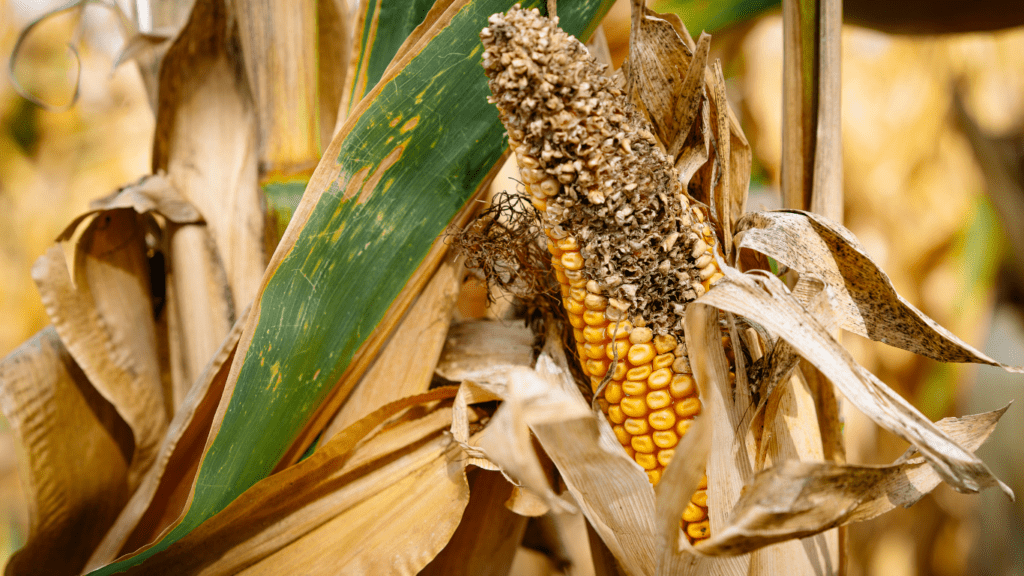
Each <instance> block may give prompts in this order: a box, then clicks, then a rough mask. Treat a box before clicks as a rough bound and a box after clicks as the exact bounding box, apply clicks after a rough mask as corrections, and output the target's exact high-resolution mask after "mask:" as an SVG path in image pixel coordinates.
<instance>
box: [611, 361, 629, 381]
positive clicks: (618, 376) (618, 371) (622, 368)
mask: <svg viewBox="0 0 1024 576" xmlns="http://www.w3.org/2000/svg"><path fill="white" fill-rule="evenodd" d="M625 377H626V363H625V362H622V361H619V362H616V363H615V369H614V370H612V380H622V379H623V378H625Z"/></svg>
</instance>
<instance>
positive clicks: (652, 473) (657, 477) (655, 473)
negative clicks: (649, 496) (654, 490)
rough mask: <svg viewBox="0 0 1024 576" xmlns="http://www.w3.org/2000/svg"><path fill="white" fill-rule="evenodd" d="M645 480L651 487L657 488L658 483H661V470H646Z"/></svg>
mask: <svg viewBox="0 0 1024 576" xmlns="http://www.w3.org/2000/svg"><path fill="white" fill-rule="evenodd" d="M647 479H648V480H649V481H650V482H651V485H653V486H657V485H658V482H660V481H661V470H657V469H655V470H648V471H647Z"/></svg>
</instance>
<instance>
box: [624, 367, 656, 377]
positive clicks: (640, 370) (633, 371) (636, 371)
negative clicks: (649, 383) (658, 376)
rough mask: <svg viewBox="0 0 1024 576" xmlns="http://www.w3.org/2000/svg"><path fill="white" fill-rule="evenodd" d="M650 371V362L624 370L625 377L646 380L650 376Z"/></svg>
mask: <svg viewBox="0 0 1024 576" xmlns="http://www.w3.org/2000/svg"><path fill="white" fill-rule="evenodd" d="M651 372H652V370H651V365H650V364H644V365H643V366H636V367H634V368H630V369H629V371H628V372H626V379H627V380H640V381H646V380H647V379H648V378H650V377H651Z"/></svg>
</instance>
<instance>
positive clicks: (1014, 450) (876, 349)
mask: <svg viewBox="0 0 1024 576" xmlns="http://www.w3.org/2000/svg"><path fill="white" fill-rule="evenodd" d="M715 5H716V2H714V1H712V2H706V3H702V2H694V3H688V2H673V1H671V0H663V1H662V2H660V3H652V8H654V9H656V10H659V11H663V12H664V11H670V10H672V9H678V10H680V15H681V17H682V19H683V21H684V22H685V23H686V24H687V26H688V27H689V28H690V30H691V31H693V32H694V33H695V34H696V33H698V32H699V31H700V30H701V28H702V27H715V26H719V25H720V22H716V21H715V19H714V18H712V17H710V16H708V14H711V13H715V11H714V10H712V8H713V7H714V6H715ZM55 6H56V3H53V5H47V3H46V2H43V1H41V0H39V1H32V0H24V1H19V0H0V56H3V58H4V59H5V61H6V57H7V56H8V55H9V54H10V53H11V50H12V48H13V45H14V42H15V40H16V38H17V36H18V33H19V32H20V30H21V29H22V28H23V27H24V26H25V25H27V24H28V23H29V22H30V21H31V20H33V19H34V18H36V17H38V16H39V15H41V14H42V13H44V12H46V11H47V10H48V9H51V8H53V7H55ZM694 6H697V8H695V7H694ZM698 8H701V9H703V12H697V11H696V10H697V9H698ZM757 8H758V9H759V12H760V13H759V14H758V15H757V16H752V17H751V18H749V19H746V20H744V21H742V22H740V23H734V24H732V25H730V26H728V27H726V28H722V29H709V32H711V33H712V34H713V35H714V42H713V43H712V57H719V58H721V59H722V62H723V67H724V71H725V76H726V79H727V83H728V86H729V92H728V95H729V98H730V100H731V103H732V105H733V108H734V110H736V111H737V112H738V115H739V116H740V121H741V124H742V126H743V129H744V131H745V133H746V135H747V137H748V139H749V140H750V144H751V148H752V150H753V154H754V178H753V180H752V183H751V201H750V203H751V208H752V209H755V210H756V209H761V208H763V207H767V208H772V207H778V206H779V205H780V200H779V199H778V189H779V178H780V170H781V168H780V164H781V155H782V152H781V141H782V140H781V125H782V117H781V112H782V102H781V98H782V96H781V89H780V88H781V85H782V32H781V18H780V17H779V15H778V13H777V12H778V10H777V8H775V7H773V6H772V4H771V3H770V2H768V3H762V4H761V5H759V6H757ZM687 10H689V11H690V12H687ZM964 10H970V7H969V5H965V8H964ZM85 15H86V16H85V21H84V24H83V25H82V26H81V28H79V23H78V21H77V19H76V18H75V16H74V15H71V14H68V15H64V16H58V17H55V18H53V19H50V20H48V21H47V22H46V23H44V24H43V25H41V26H40V27H38V28H37V29H36V30H35V31H34V32H33V34H32V35H31V36H30V38H29V39H28V41H27V42H26V44H25V45H24V46H23V48H22V53H21V57H20V59H19V60H18V61H17V63H16V66H15V73H16V75H17V77H18V78H19V80H20V81H21V83H22V84H23V85H24V86H25V88H26V89H28V90H29V91H30V92H32V93H33V94H35V95H37V96H38V97H39V98H40V99H41V100H43V101H46V102H48V103H51V104H55V105H61V104H64V103H67V102H69V101H70V99H71V98H72V95H73V93H74V91H75V88H74V77H75V74H76V64H75V61H74V60H73V59H72V58H71V57H70V53H69V51H68V48H67V42H68V41H69V40H70V39H72V38H73V37H74V36H75V35H76V33H77V32H76V30H79V29H80V30H81V39H80V42H78V44H77V46H78V53H79V56H80V77H79V80H78V87H79V90H80V95H79V98H78V100H77V103H76V104H75V105H74V106H72V107H71V108H70V109H68V110H65V111H44V110H42V109H40V108H38V107H36V106H35V105H33V104H31V103H30V102H28V101H26V100H25V99H24V98H22V97H21V96H19V95H17V94H16V92H15V91H14V89H13V87H12V85H11V81H10V78H8V76H7V75H6V74H3V75H0V318H2V319H3V320H2V322H0V357H2V356H5V355H7V354H8V353H9V352H10V351H11V350H13V349H14V348H15V347H17V346H18V345H19V344H20V343H22V342H24V341H25V340H26V339H28V338H29V337H30V336H32V334H34V333H36V332H37V331H39V330H40V329H42V328H43V327H44V326H46V325H47V324H48V322H49V321H48V319H47V316H46V313H45V312H44V309H43V306H42V304H41V303H40V300H39V296H38V294H37V291H36V287H35V285H34V283H33V282H32V279H31V273H30V270H31V267H32V265H33V263H34V261H35V260H36V259H37V258H38V257H39V256H40V255H42V254H43V253H44V252H45V251H46V249H47V248H48V247H49V246H50V245H51V243H52V242H53V240H54V238H56V237H57V235H58V234H59V233H60V232H61V231H62V230H63V229H64V228H65V227H66V226H67V223H68V222H69V221H71V220H72V219H73V218H74V217H75V216H77V215H78V214H80V213H82V212H84V211H85V210H86V209H87V207H88V203H89V202H90V201H92V200H94V199H96V198H97V197H99V196H104V195H107V194H108V193H109V192H110V191H112V190H115V189H117V188H118V187H120V186H122V185H124V184H125V183H128V182H133V181H136V180H137V179H138V178H140V177H142V176H143V175H145V174H148V173H149V172H150V167H151V150H152V147H151V145H150V143H151V142H152V140H153V130H154V126H155V121H154V118H153V113H152V111H151V108H150V105H149V103H148V102H147V96H146V91H145V86H144V84H143V80H142V77H141V75H140V74H139V72H138V69H137V68H136V66H135V65H134V64H133V63H129V64H126V65H122V66H119V67H116V68H114V67H113V63H114V59H115V58H116V56H117V55H118V54H119V53H120V51H121V49H122V45H123V41H124V40H123V39H122V38H121V37H120V36H119V35H118V33H117V27H116V22H115V20H114V18H113V17H112V15H111V14H110V13H109V12H108V11H106V10H104V9H102V8H99V7H93V8H89V9H88V10H86V12H85ZM628 31H629V4H628V2H626V1H623V0H620V1H619V2H617V3H616V5H615V6H614V7H613V8H612V10H611V12H610V13H609V15H608V17H607V18H606V20H605V23H604V32H605V34H606V37H607V39H608V44H609V48H610V50H611V56H612V60H613V61H614V62H615V63H616V65H618V64H619V63H621V61H622V59H623V58H624V57H625V54H626V48H627V42H628ZM842 47H843V52H842V67H843V68H842V94H843V103H842V114H843V122H842V131H843V158H844V162H845V177H844V189H845V214H846V226H847V227H848V228H850V229H851V230H852V231H853V232H855V233H856V235H857V236H858V237H859V238H860V239H861V241H862V242H863V243H864V244H865V245H866V247H867V249H868V251H869V253H870V254H871V255H872V256H873V257H874V258H875V259H876V261H877V262H878V263H879V264H880V265H881V266H882V268H884V269H885V270H886V271H887V272H888V273H889V275H890V277H891V278H892V281H893V283H894V285H895V287H896V289H897V290H898V291H899V292H900V293H901V294H902V295H904V296H905V297H906V298H907V299H908V300H910V301H911V302H912V303H913V304H914V305H916V306H917V307H919V308H920V309H921V310H923V311H924V312H925V313H926V314H928V315H929V316H931V317H932V318H934V319H936V320H937V321H938V322H939V323H941V324H942V325H944V326H946V327H948V328H950V329H951V330H952V331H953V332H954V333H956V334H958V335H960V336H961V337H963V338H964V339H965V340H966V341H967V342H969V343H971V344H972V345H974V346H976V347H978V348H979V349H982V350H984V351H985V352H986V353H987V354H989V355H990V356H993V357H995V358H997V359H1000V360H1001V361H1004V362H1007V363H1009V364H1016V365H1020V364H1024V324H1022V319H1024V312H1022V311H1024V308H1022V305H1024V290H1022V287H1024V282H1022V281H1021V278H1022V277H1024V276H1022V275H1024V269H1022V268H1021V267H1020V264H1019V260H1018V258H1019V253H1020V252H1021V248H1020V245H1015V243H1014V241H1013V238H1014V234H1015V233H1016V234H1019V233H1020V230H1019V229H1016V228H1014V224H1015V223H1016V224H1019V222H1017V220H1016V219H1019V218H1020V217H1021V214H1016V215H1015V216H1014V214H1013V213H1012V211H1011V212H1008V210H1007V208H1006V206H1011V207H1012V206H1013V202H1012V201H1008V200H1007V199H1006V198H1005V196H1006V195H1008V194H1012V193H1013V191H1010V190H1000V189H994V186H995V184H994V182H998V178H996V177H994V176H993V175H992V174H991V172H992V170H993V168H992V167H991V166H986V165H985V164H984V163H983V162H979V159H978V155H979V152H978V148H979V147H978V145H977V144H976V143H975V144H972V140H971V139H970V137H969V136H968V135H967V133H968V132H969V131H971V130H972V129H973V130H976V131H977V132H976V136H977V135H980V136H981V137H982V138H983V139H984V141H985V142H989V143H991V142H1007V141H1009V142H1012V141H1013V139H1014V138H1018V139H1019V138H1021V137H1024V29H1022V28H1018V29H1007V30H1000V31H995V32H984V33H971V34H954V35H943V36H929V35H917V36H903V35H891V34H886V33H883V32H879V31H875V30H869V29H866V28H860V27H855V26H846V27H844V32H843V38H842ZM1016 142H1017V143H1018V148H1017V153H1018V154H1021V152H1020V150H1021V148H1020V147H1019V142H1021V140H1016ZM1017 178H1018V181H1017V184H1018V186H1020V185H1022V182H1024V175H1022V173H1020V172H1018V173H1017ZM496 186H498V187H507V184H503V183H502V182H501V181H500V180H499V181H498V183H497V184H496ZM1019 190H1020V189H1018V191H1019ZM1004 229H1005V230H1008V231H1010V234H1009V235H1008V234H1005V233H1004ZM463 313H465V314H469V315H472V314H473V312H472V311H471V310H470V309H469V308H465V309H464V310H463ZM845 343H846V345H847V347H848V348H849V349H850V350H851V351H853V353H854V355H855V356H856V358H857V360H858V361H859V362H860V363H861V364H862V365H864V366H865V367H867V368H868V369H870V370H871V371H872V372H874V373H875V374H877V375H878V376H879V377H880V378H881V379H882V380H884V381H885V382H887V383H889V384H890V385H892V386H893V387H894V388H895V389H896V390H897V391H898V392H900V393H901V394H902V395H903V396H904V397H906V398H907V399H909V400H910V401H911V402H912V403H913V404H915V405H916V406H918V407H919V408H921V410H922V411H923V412H924V413H925V414H926V415H927V416H928V417H929V418H931V419H933V420H937V419H939V418H943V417H946V416H951V415H956V414H965V413H975V412H980V411H982V410H987V409H991V408H993V407H996V406H1002V405H1004V404H1005V403H1006V402H1008V401H1010V400H1011V399H1013V398H1022V397H1024V384H1022V382H1021V379H1020V378H1019V377H1017V378H1014V377H1013V376H1012V375H1009V374H1006V373H1004V372H1002V371H1000V370H999V369H997V368H994V367H988V366H980V367H979V366H967V365H949V364H941V363H938V362H935V361H932V360H928V359H926V358H923V357H920V356H916V355H914V354H911V353H909V352H904V351H901V350H897V349H895V348H891V347H883V346H878V345H875V344H871V343H868V341H866V340H860V339H858V338H857V337H855V336H849V335H847V336H846V342H845ZM844 416H845V419H846V425H845V433H846V443H847V454H848V460H849V461H851V462H858V463H869V464H871V463H876V464H882V463H887V462H891V461H892V460H894V459H895V458H897V457H898V456H899V455H900V454H901V453H902V452H903V451H904V449H905V446H906V443H905V442H903V441H901V440H899V439H897V438H896V437H895V436H892V435H890V434H888V433H885V432H882V431H880V429H879V428H878V427H877V426H875V425H874V424H873V423H871V422H870V421H869V420H867V419H866V418H865V417H863V416H861V415H860V414H859V413H858V412H857V411H856V410H852V409H850V410H846V411H845V412H844ZM1022 435H1024V412H1022V409H1021V407H1019V406H1015V407H1013V408H1011V409H1010V411H1009V412H1008V413H1007V415H1006V417H1005V418H1004V419H1003V420H1002V423H1001V426H1000V428H999V430H998V431H997V432H996V433H995V434H994V435H993V437H992V439H991V440H990V441H989V443H988V444H986V445H985V446H984V447H983V448H982V449H981V450H980V452H979V455H980V456H981V457H982V458H983V459H984V460H985V461H986V462H987V463H988V464H989V465H990V466H991V467H992V468H993V471H994V472H995V473H996V474H997V475H998V476H999V477H1001V478H1003V479H1004V480H1005V481H1007V482H1008V483H1009V484H1010V486H1011V488H1013V489H1014V490H1015V492H1017V494H1018V495H1020V494H1024V457H1022V456H1021V449H1020V446H1019V440H1018V439H1019V438H1021V437H1022ZM16 450H18V447H17V446H16V442H15V440H14V439H13V437H12V434H11V432H10V429H9V427H8V426H7V424H6V422H4V421H3V420H0V565H3V564H6V561H7V559H8V558H9V557H10V555H11V554H13V552H14V551H16V550H17V549H18V548H19V547H20V546H21V545H22V544H23V543H24V541H25V538H26V534H27V512H26V508H25V506H26V505H25V503H24V498H23V494H22V491H21V487H20V485H19V480H18V471H17V469H16ZM849 543H850V551H849V554H850V557H849V562H850V564H849V573H850V574H854V575H894V576H897V575H913V574H922V575H924V574H934V575H942V576H945V575H950V576H952V575H957V574H1008V575H1009V574H1024V499H1018V500H1017V502H1015V503H1012V504H1010V503H1008V502H1007V501H1006V500H1005V498H1004V497H1003V496H1002V495H1000V494H999V493H998V492H997V491H987V492H984V493H983V494H982V495H981V496H980V497H978V496H965V495H961V494H958V493H956V492H954V491H953V490H951V489H949V488H948V487H946V486H944V485H943V486H940V487H939V488H938V489H937V490H936V491H935V492H934V493H933V494H931V495H929V496H926V497H925V498H924V499H923V500H922V501H921V502H919V503H918V504H916V505H915V506H913V507H912V508H910V509H906V510H903V509H898V510H896V511H894V512H892V513H890V514H887V515H885V516H882V517H880V518H877V519H874V520H872V521H869V522H865V523H861V524H857V525H854V526H853V527H852V528H851V530H850V540H849ZM543 561H545V560H544V557H543V556H542V555H540V554H537V555H535V556H531V553H530V552H529V551H528V550H526V549H525V548H524V549H522V551H521V552H520V555H519V556H517V563H516V564H515V565H514V567H513V571H512V573H513V574H517V573H521V574H533V573H539V572H535V571H532V570H533V568H531V567H532V566H534V565H535V564H536V563H538V562H543Z"/></svg>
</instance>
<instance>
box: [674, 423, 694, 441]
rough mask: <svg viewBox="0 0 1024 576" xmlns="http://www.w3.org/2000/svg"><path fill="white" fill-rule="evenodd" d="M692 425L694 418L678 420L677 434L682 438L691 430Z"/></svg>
mask: <svg viewBox="0 0 1024 576" xmlns="http://www.w3.org/2000/svg"><path fill="white" fill-rule="evenodd" d="M690 426H693V420H680V421H678V422H676V434H678V435H679V437H680V438H682V437H683V436H686V433H687V432H689V431H690Z"/></svg>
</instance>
